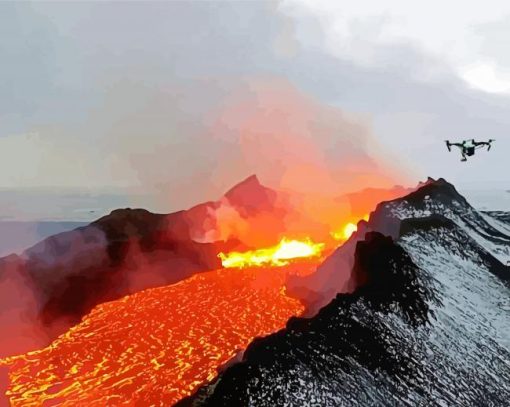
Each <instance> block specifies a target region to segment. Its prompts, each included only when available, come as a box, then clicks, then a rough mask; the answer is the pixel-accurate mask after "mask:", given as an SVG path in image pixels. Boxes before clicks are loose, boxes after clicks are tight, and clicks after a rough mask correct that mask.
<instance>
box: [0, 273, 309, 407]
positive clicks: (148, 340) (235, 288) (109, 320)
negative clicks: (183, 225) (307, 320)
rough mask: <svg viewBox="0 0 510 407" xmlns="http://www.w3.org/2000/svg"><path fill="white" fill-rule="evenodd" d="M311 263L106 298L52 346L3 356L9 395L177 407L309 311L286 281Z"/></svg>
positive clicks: (20, 400)
mask: <svg viewBox="0 0 510 407" xmlns="http://www.w3.org/2000/svg"><path fill="white" fill-rule="evenodd" d="M315 264H316V263H315ZM312 269H313V264H311V263H308V264H301V265H296V264H294V265H288V266H285V267H262V268H244V269H219V270H215V271H210V272H206V273H202V274H197V275H195V276H193V277H191V278H189V279H187V280H184V281H181V282H179V283H177V284H174V285H171V286H166V287H160V288H154V289H149V290H145V291H142V292H139V293H136V294H133V295H130V296H127V297H125V298H122V299H120V300H117V301H112V302H109V303H104V304H101V305H99V306H97V307H96V308H95V309H94V310H93V311H92V312H91V313H90V314H89V315H87V316H86V317H84V319H83V320H82V322H81V323H80V324H79V325H77V326H75V327H73V328H72V329H71V330H70V331H68V332H67V333H66V334H64V335H62V336H61V337H59V338H58V339H57V340H55V341H54V342H53V343H52V344H51V345H50V346H48V347H47V348H44V349H42V350H38V351H34V352H29V353H27V354H24V355H20V356H14V357H9V358H6V359H3V360H0V366H1V365H3V366H4V369H5V368H7V369H9V385H8V389H7V393H6V395H7V397H8V398H9V400H10V403H11V405H13V406H41V405H48V406H50V405H51V406H54V405H63V406H71V405H72V406H119V405H137V406H151V405H155V406H159V405H165V406H168V405H171V404H173V403H174V402H176V401H178V400H180V399H182V398H183V397H185V396H187V395H189V394H191V393H192V392H193V391H194V389H196V388H197V387H198V386H199V385H200V384H202V383H204V382H205V381H208V380H211V379H213V378H214V377H215V376H216V372H217V368H218V367H219V366H221V365H222V364H224V363H225V362H227V361H228V360H230V359H231V358H232V357H234V356H235V355H236V353H237V352H238V351H239V350H242V349H244V348H246V346H247V345H248V344H249V343H250V342H251V341H252V339H253V338H254V337H256V336H262V335H266V334H269V333H271V332H274V331H276V330H278V329H280V328H282V327H284V325H285V323H286V321H287V320H288V319H289V317H291V316H292V315H298V314H300V313H301V312H302V311H303V306H302V305H301V304H300V303H299V302H298V301H297V300H295V299H293V298H290V297H288V296H287V295H285V289H284V282H285V279H286V276H287V275H288V273H291V272H292V273H296V272H298V273H300V274H305V273H308V272H310V271H312Z"/></svg>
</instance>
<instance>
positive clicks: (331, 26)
mask: <svg viewBox="0 0 510 407" xmlns="http://www.w3.org/2000/svg"><path fill="white" fill-rule="evenodd" d="M0 10H1V13H0V34H1V35H0V44H1V47H2V50H3V51H4V52H3V57H2V64H1V65H0V72H1V73H2V76H3V77H4V78H5V80H4V81H3V82H2V84H1V85H0V187H1V188H4V189H5V188H7V189H12V188H14V189H17V190H25V191H34V193H35V192H36V191H38V190H40V189H48V190H50V191H51V190H52V189H59V190H62V191H64V192H63V193H65V191H67V190H69V189H75V190H77V191H84V192H87V193H89V194H90V195H94V194H96V195H97V194H100V193H104V191H105V189H115V190H120V191H121V195H122V194H123V193H124V192H126V196H125V200H126V201H127V202H128V203H129V202H131V203H136V202H140V201H139V199H140V197H149V198H148V199H146V200H142V203H144V205H145V206H148V207H149V208H150V209H154V210H158V209H159V210H162V208H168V209H166V211H172V210H178V209H183V208H187V207H190V206H192V205H194V204H196V203H199V202H203V201H206V200H209V199H215V198H217V197H219V196H221V194H223V193H224V192H225V191H226V190H227V189H228V188H230V187H231V186H232V185H234V184H235V183H237V182H239V181H241V180H242V179H243V178H244V177H246V176H248V175H250V174H253V173H257V174H258V176H259V178H260V180H261V182H263V183H264V184H266V185H268V186H271V187H284V188H291V189H299V188H302V189H303V190H304V191H310V192H317V191H321V192H322V191H328V190H332V189H335V188H337V189H338V192H342V191H348V190H352V189H353V185H358V184H359V185H360V187H361V188H363V187H366V186H385V185H393V184H404V185H414V184H416V183H417V182H418V181H419V180H423V179H425V178H426V177H427V176H432V177H435V178H437V177H444V178H446V179H447V180H448V181H450V182H452V183H454V184H455V185H456V186H457V187H458V188H459V189H460V190H469V189H491V188H500V189H502V190H504V189H510V173H508V172H507V173H504V172H502V171H501V168H503V167H504V164H503V163H505V162H506V161H505V160H506V156H507V154H505V153H506V151H508V150H509V148H510V138H509V136H508V134H510V60H508V58H507V56H506V54H505V52H503V51H504V50H505V49H506V48H505V47H506V45H507V38H508V34H510V33H508V28H507V27H508V26H509V25H508V24H506V22H507V20H508V19H509V18H510V5H508V4H507V3H505V2H502V1H489V2H484V3H483V4H478V5H473V4H471V5H465V4H464V3H461V2H459V1H453V2H449V3H448V5H445V4H443V3H440V2H439V1H432V2H428V3H427V4H426V5H420V6H416V7H415V5H413V6H412V7H411V5H409V4H408V3H406V2H403V1H397V0H395V1H386V2H380V3H378V4H377V5H374V4H370V3H369V2H367V1H361V2H357V3H356V5H353V4H352V3H347V2H324V1H313V2H312V1H304V0H301V1H281V2H249V3H248V2H222V3H208V2H193V3H189V2H186V3H185V2H168V3H146V2H144V3H115V4H108V3H42V2H34V3H2V4H0ZM475 16H476V17H475ZM462 138H476V139H487V138H495V139H496V142H495V145H494V148H493V149H492V150H491V152H490V153H486V152H485V151H480V152H479V154H477V155H476V156H475V157H473V159H471V160H469V161H468V162H467V163H460V162H459V156H458V155H457V152H452V153H448V152H447V150H446V148H445V146H444V142H443V140H444V139H452V140H457V139H462ZM375 174H377V177H376V176H375ZM190 185H193V188H190ZM314 188H315V189H314ZM332 192H333V191H332ZM334 192H337V191H334ZM115 199H117V201H118V198H115ZM122 199H124V198H122ZM144 199H145V198H144ZM137 200H138V201H137ZM117 201H116V202H117ZM55 202H58V200H57V201H53V203H50V206H51V205H55ZM37 204H40V205H41V206H44V205H46V204H45V203H44V200H41V201H40V202H34V205H37ZM85 209H87V207H85ZM92 209H93V208H92ZM1 215H2V216H6V215H5V213H2V214H1Z"/></svg>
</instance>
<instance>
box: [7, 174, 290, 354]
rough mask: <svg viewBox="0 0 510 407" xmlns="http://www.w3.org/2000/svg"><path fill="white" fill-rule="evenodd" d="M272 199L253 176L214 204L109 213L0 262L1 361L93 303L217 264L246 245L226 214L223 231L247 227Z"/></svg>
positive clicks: (51, 334)
mask: <svg viewBox="0 0 510 407" xmlns="http://www.w3.org/2000/svg"><path fill="white" fill-rule="evenodd" d="M275 194H276V193H274V192H271V190H270V189H268V188H265V187H263V186H262V185H261V184H260V183H259V181H258V179H257V178H256V177H254V176H253V177H249V178H248V179H247V180H245V181H243V182H241V183H240V184H239V185H237V186H236V187H235V188H234V189H232V190H231V191H230V192H228V193H227V195H228V196H225V197H223V198H222V199H220V200H219V201H216V202H207V203H204V204H201V205H197V206H195V207H193V208H191V209H189V210H187V211H180V212H175V213H171V214H155V213H151V212H149V211H147V210H144V209H130V208H126V209H118V210H114V211H113V212H111V213H110V214H109V215H107V216H104V217H102V218H100V219H98V220H97V221H95V222H92V223H91V224H89V225H86V226H83V227H79V228H77V229H75V230H72V231H68V232H64V233H59V234H56V235H54V236H51V237H49V238H46V239H44V240H43V241H41V242H39V243H37V244H36V245H34V246H32V247H31V248H29V249H27V250H25V251H24V252H23V253H22V254H21V255H10V256H6V257H3V258H0V298H2V299H1V300H0V305H2V312H0V329H1V330H2V331H5V332H8V333H9V334H8V335H5V336H4V337H3V338H2V339H0V357H2V356H6V355H11V354H13V353H20V352H25V351H27V350H30V349H34V348H37V347H41V346H45V345H46V344H48V343H49V342H50V341H51V340H52V339H54V338H56V337H57V336H58V335H60V334H61V333H63V332H65V331H66V330H67V329H68V328H69V327H70V326H73V325H74V324H76V323H77V322H79V321H80V319H81V317H82V316H84V315H85V314H86V313H88V312H89V311H90V310H91V309H92V308H93V307H94V306H95V305H97V304H100V303H102V302H105V301H110V300H114V299H117V298H121V297H123V296H125V295H127V294H131V293H134V292H138V291H140V290H143V289H145V288H150V287H157V286H163V285H167V284H171V283H175V282H177V281H179V280H182V279H184V278H187V277H189V276H191V275H192V274H194V273H197V272H203V271H207V270H213V269H217V268H219V267H221V261H220V259H219V258H218V257H217V254H218V253H219V252H222V251H223V252H228V251H231V250H234V249H238V250H239V249H242V248H244V247H245V246H244V245H243V244H242V243H241V242H240V241H239V240H237V239H235V238H233V235H235V232H236V230H235V228H233V227H230V228H227V230H225V225H224V224H223V220H224V217H225V216H226V215H225V212H226V213H227V214H228V216H229V222H225V223H226V224H227V225H228V226H230V225H232V224H233V223H234V222H236V221H239V220H242V221H244V222H246V224H248V225H249V223H250V221H251V220H250V219H251V218H250V217H253V216H257V215H259V214H260V213H266V212H267V211H270V209H271V205H272V204H273V201H274V195H275ZM229 198H230V199H231V200H232V202H230V201H229ZM247 203H249V205H248V204H247ZM244 205H248V206H246V207H245V206H244ZM240 213H243V214H245V215H244V218H242V217H241V215H240ZM274 216H275V217H280V218H281V215H280V214H275V215H274ZM241 218H242V219H241ZM273 224H275V222H273ZM246 233H248V231H247V232H246ZM273 238H274V237H273Z"/></svg>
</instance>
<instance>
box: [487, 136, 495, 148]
mask: <svg viewBox="0 0 510 407" xmlns="http://www.w3.org/2000/svg"><path fill="white" fill-rule="evenodd" d="M493 141H496V140H494V139H492V138H491V139H489V141H488V143H489V145H488V146H487V151H490V149H491V147H492V144H491V143H492V142H493Z"/></svg>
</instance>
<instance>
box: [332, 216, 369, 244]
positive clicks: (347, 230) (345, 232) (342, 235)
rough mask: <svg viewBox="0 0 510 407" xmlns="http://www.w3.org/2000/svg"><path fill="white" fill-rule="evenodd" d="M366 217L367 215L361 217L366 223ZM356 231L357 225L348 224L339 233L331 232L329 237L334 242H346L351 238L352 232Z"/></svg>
mask: <svg viewBox="0 0 510 407" xmlns="http://www.w3.org/2000/svg"><path fill="white" fill-rule="evenodd" d="M368 217H369V215H365V216H363V218H362V219H363V220H365V221H368ZM357 230H358V225H357V223H352V222H349V223H347V224H346V225H345V226H344V227H343V229H342V230H341V231H339V232H331V236H332V237H333V239H335V240H339V241H345V240H348V239H349V238H350V237H351V236H352V234H353V233H354V232H356V231H357Z"/></svg>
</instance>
